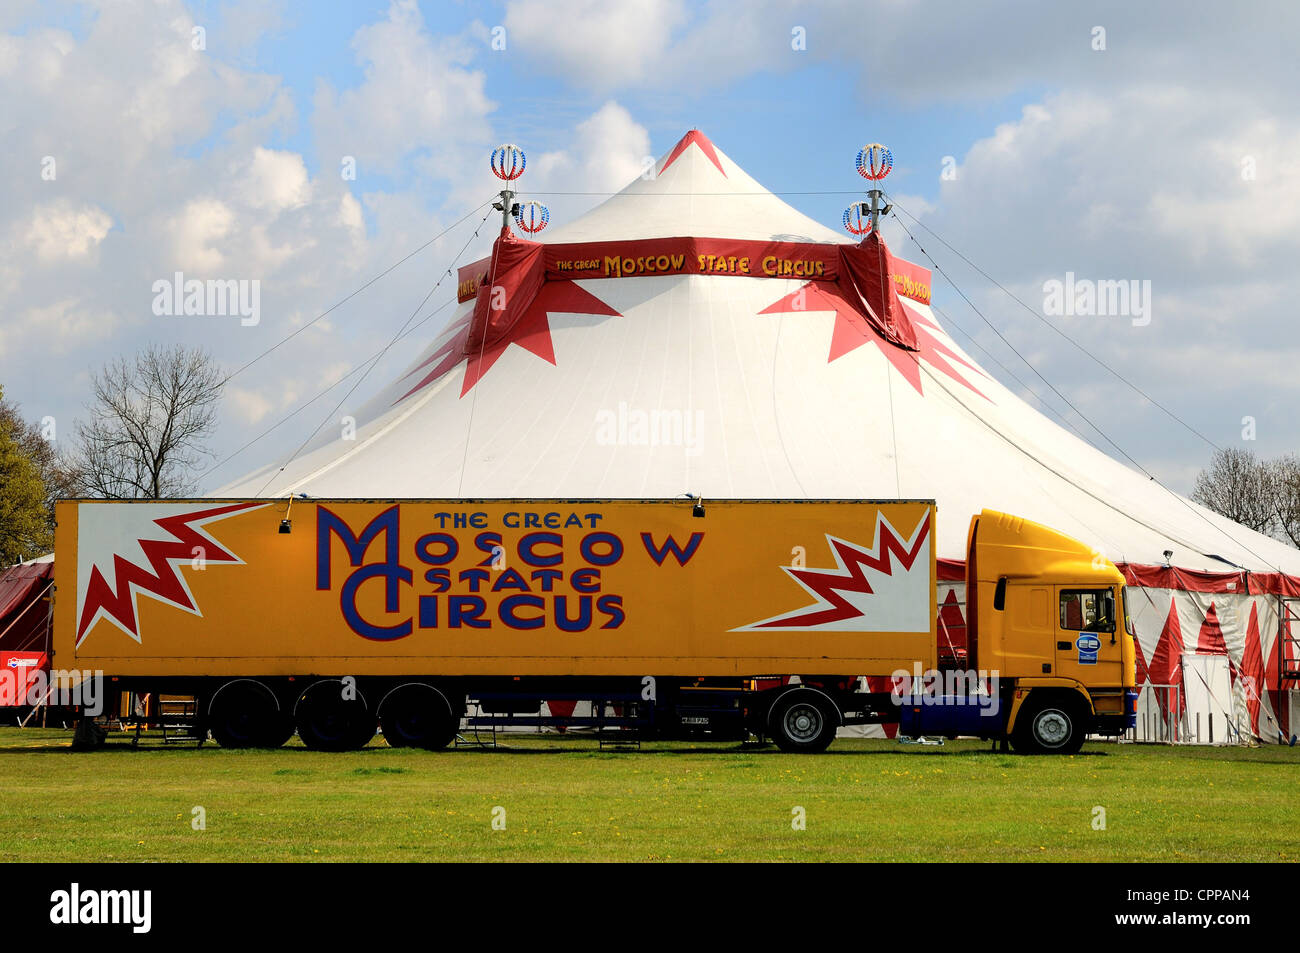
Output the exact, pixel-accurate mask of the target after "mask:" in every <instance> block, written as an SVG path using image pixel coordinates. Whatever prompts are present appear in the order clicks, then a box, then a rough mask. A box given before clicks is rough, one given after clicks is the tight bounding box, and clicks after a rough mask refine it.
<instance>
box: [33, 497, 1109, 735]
mask: <svg viewBox="0 0 1300 953" xmlns="http://www.w3.org/2000/svg"><path fill="white" fill-rule="evenodd" d="M936 516H937V514H936V509H935V505H934V503H933V501H925V500H890V501H750V500H743V501H742V500H713V501H708V502H705V501H702V500H692V499H689V498H687V499H682V500H673V501H637V500H601V501H579V500H575V501H564V500H482V501H475V500H373V501H371V500H316V499H305V498H300V499H293V500H284V499H281V500H265V499H261V500H247V499H245V500H187V501H140V502H116V501H115V502H106V501H89V500H84V501H68V502H63V503H60V504H58V511H57V519H58V529H57V537H56V553H57V554H58V558H57V559H56V563H55V586H56V590H55V618H54V650H55V658H54V665H55V667H57V668H63V669H73V668H75V669H77V670H81V671H93V672H97V673H102V675H103V677H105V678H108V679H111V680H114V684H115V687H117V688H120V689H122V690H123V691H131V692H136V693H138V694H152V693H157V694H163V693H165V694H169V695H174V694H184V695H192V696H193V697H194V698H195V699H196V711H197V718H198V721H199V725H198V726H197V727H198V728H199V729H200V731H201V732H203V733H206V732H209V731H210V732H211V734H212V736H213V737H215V738H216V739H217V740H218V741H219V742H220V743H222V744H223V745H229V746H266V745H277V744H282V743H283V742H284V741H285V740H287V739H288V738H289V737H290V736H291V735H292V733H293V732H294V731H297V733H298V734H299V736H300V737H301V738H302V739H303V741H304V742H305V743H306V744H308V745H309V746H311V747H315V748H323V749H345V748H353V747H357V746H359V745H362V744H365V743H368V742H369V741H370V739H371V738H372V737H373V735H374V734H375V731H376V727H377V726H382V729H383V733H384V737H385V739H386V740H387V742H388V743H389V744H395V745H418V746H423V747H427V748H437V747H443V746H446V745H447V744H449V743H450V742H451V741H452V740H453V738H454V737H455V736H456V733H457V731H458V730H460V729H461V727H462V725H464V724H470V725H474V724H492V725H498V724H500V725H506V724H509V725H521V724H526V725H548V724H569V725H585V726H588V727H592V728H597V729H604V728H610V729H618V730H620V731H623V732H629V731H634V732H638V733H641V734H643V735H644V734H650V735H653V736H659V737H672V736H681V735H701V736H704V737H741V736H744V735H746V734H748V733H757V734H760V735H764V736H767V737H770V738H772V739H773V740H774V741H776V742H777V743H778V744H779V745H781V746H782V747H783V748H786V749H788V750H821V749H823V748H825V747H826V745H827V744H829V743H830V741H831V739H832V738H833V737H834V733H835V731H836V729H837V728H839V727H841V726H844V725H849V724H864V723H873V722H881V721H893V720H900V719H901V720H902V721H903V725H904V728H905V729H906V730H916V731H918V732H922V731H932V730H940V731H943V730H946V729H950V728H956V729H960V733H963V734H966V733H975V734H981V735H985V736H988V737H996V736H1002V735H1005V734H1006V733H1007V732H1011V737H1012V738H1013V739H1015V738H1017V734H1016V722H1015V718H1016V716H1017V714H1018V713H1020V712H1024V713H1026V716H1027V717H1028V716H1029V715H1032V716H1033V717H1035V718H1038V719H1039V720H1044V719H1045V718H1046V716H1043V715H1042V714H1041V713H1038V712H1037V710H1036V706H1037V702H1038V701H1041V700H1043V699H1047V698H1048V697H1049V696H1053V693H1061V692H1073V693H1074V694H1073V695H1072V696H1069V698H1067V701H1069V704H1065V703H1059V704H1058V707H1063V708H1065V709H1069V710H1068V711H1067V712H1066V713H1065V716H1064V717H1065V718H1066V721H1067V723H1068V724H1067V728H1069V730H1068V731H1067V734H1068V738H1067V739H1066V744H1065V746H1064V747H1070V746H1072V745H1074V744H1075V743H1076V742H1078V741H1080V740H1081V738H1082V736H1083V732H1085V731H1087V730H1099V729H1100V730H1104V729H1105V728H1106V727H1107V725H1106V723H1105V722H1104V721H1099V720H1098V719H1099V716H1100V714H1101V713H1102V712H1103V711H1107V710H1108V709H1106V708H1105V706H1106V705H1110V704H1111V695H1112V694H1113V693H1114V692H1119V693H1120V695H1119V696H1116V697H1120V698H1121V709H1124V710H1125V711H1126V710H1127V705H1126V704H1125V703H1124V702H1123V700H1122V695H1123V692H1124V690H1125V688H1131V687H1132V681H1133V677H1132V676H1133V673H1132V655H1133V652H1132V646H1131V636H1130V635H1129V633H1128V632H1127V631H1125V630H1124V628H1123V627H1122V626H1121V627H1120V628H1119V629H1118V634H1116V632H1115V631H1114V630H1112V633H1111V634H1112V643H1114V644H1119V643H1120V642H1123V641H1124V640H1126V639H1128V640H1130V641H1129V644H1128V646H1127V649H1125V648H1124V647H1123V646H1121V647H1120V648H1119V649H1115V648H1114V646H1113V645H1111V644H1107V643H1105V642H1104V640H1099V641H1101V642H1102V644H1100V645H1099V646H1098V648H1097V650H1096V651H1095V652H1093V651H1092V650H1091V645H1092V640H1093V639H1095V638H1096V634H1095V632H1096V631H1100V630H1092V629H1083V630H1081V631H1080V632H1078V633H1073V635H1074V637H1075V638H1076V639H1078V638H1083V639H1084V643H1082V644H1084V645H1085V647H1086V648H1087V649H1088V650H1087V651H1084V649H1083V648H1080V649H1079V650H1078V652H1076V653H1075V654H1076V655H1077V658H1076V660H1075V661H1074V662H1069V661H1067V660H1066V659H1065V657H1064V654H1062V653H1064V650H1060V649H1058V644H1060V643H1062V641H1063V637H1059V638H1058V637H1057V636H1060V633H1059V632H1055V631H1053V632H1052V633H1048V634H1045V633H1046V631H1047V630H1046V629H1045V628H1043V626H1044V625H1046V624H1047V622H1050V619H1047V622H1045V621H1044V620H1045V618H1046V617H1045V616H1043V612H1042V611H1040V609H1041V606H1040V603H1042V600H1043V599H1046V600H1047V602H1048V603H1052V600H1054V599H1057V598H1058V594H1059V592H1062V591H1068V592H1069V593H1076V595H1071V596H1070V598H1071V599H1075V600H1076V601H1077V600H1078V596H1077V593H1079V592H1086V593H1093V594H1094V595H1093V596H1089V597H1088V600H1089V602H1088V606H1089V611H1091V612H1092V613H1093V616H1094V617H1095V615H1096V612H1097V611H1099V610H1100V609H1101V606H1102V601H1101V598H1100V597H1097V596H1095V593H1097V592H1100V591H1102V590H1106V591H1108V592H1110V593H1111V597H1110V598H1111V601H1110V603H1108V604H1109V605H1111V606H1122V604H1123V594H1122V587H1123V580H1122V578H1120V577H1119V575H1118V573H1117V572H1116V571H1115V570H1114V567H1113V566H1110V564H1109V563H1105V565H1104V566H1102V567H1101V568H1100V569H1098V568H1097V566H1095V565H1094V564H1093V563H1091V562H1088V561H1087V560H1084V561H1083V562H1079V560H1078V559H1076V560H1074V561H1073V562H1070V563H1069V564H1068V565H1067V564H1066V562H1062V561H1061V560H1059V559H1056V560H1055V561H1053V558H1054V557H1052V553H1054V552H1056V551H1055V550H1050V547H1048V548H1044V547H1043V546H1041V545H1040V546H1039V547H1038V549H1037V550H1035V549H1034V548H1033V546H1030V547H1029V548H1026V547H1025V546H1024V545H1021V546H1019V547H1018V548H1017V547H1015V546H1012V547H1010V548H1008V547H1007V545H1005V544H1003V543H999V542H998V540H999V539H1001V537H1000V536H998V534H997V533H995V532H994V531H993V530H991V529H990V530H989V531H987V532H984V533H983V535H982V536H981V535H980V534H979V533H977V532H976V527H977V526H979V525H980V523H981V518H980V517H977V518H976V520H975V521H973V523H972V545H973V546H974V547H976V548H975V549H974V550H973V551H972V552H973V553H974V554H975V556H976V558H973V559H972V560H971V561H970V565H971V567H972V570H973V571H976V572H977V573H978V575H977V577H975V578H973V579H972V592H973V593H975V595H974V596H973V597H972V601H973V602H974V603H975V605H976V606H977V607H978V608H979V611H978V612H977V613H970V614H971V616H972V618H971V622H972V625H973V626H974V627H975V629H976V631H977V632H979V633H980V636H979V642H978V643H977V644H979V645H980V647H981V651H982V652H983V653H985V654H983V655H981V656H980V664H981V666H982V667H985V668H987V666H984V665H983V661H984V660H986V659H996V660H997V663H998V666H999V667H1000V666H1002V665H1011V666H1013V668H1014V671H1015V675H1014V679H1013V680H1012V682H1010V683H1009V682H1007V681H1006V679H1005V678H1001V679H1000V681H999V675H997V674H994V675H993V676H992V677H993V681H990V680H989V678H987V677H982V678H980V679H978V680H977V683H972V685H973V687H972V688H971V691H970V693H969V694H970V695H971V696H972V699H968V701H967V703H965V704H958V705H949V706H947V707H948V709H950V710H946V711H944V712H941V713H939V714H940V715H942V716H943V717H939V716H938V715H935V714H934V713H933V712H932V711H931V710H932V709H934V710H937V709H938V708H939V707H940V706H939V705H938V704H930V703H929V702H927V701H926V697H927V691H928V695H929V696H932V697H933V698H936V699H937V698H953V697H955V694H954V693H953V692H949V691H947V687H950V686H945V690H944V691H942V692H936V691H930V690H923V688H924V683H925V678H924V674H925V673H935V672H937V638H936V632H935V625H936V621H935V620H936V605H935V546H934V528H935V520H936ZM1000 519H1002V520H1003V522H999V523H998V524H997V525H998V526H1002V525H1003V523H1005V524H1006V526H1009V527H1012V526H1013V524H1012V523H1011V522H1007V520H1009V519H1010V518H1000ZM984 522H985V523H988V522H989V519H988V515H987V514H986V517H985V519H984ZM1032 526H1033V524H1024V523H1018V524H1014V526H1013V529H1011V530H999V531H998V532H999V533H1002V534H1003V535H1005V533H1006V532H1014V533H1019V534H1020V537H1021V543H1022V544H1023V543H1024V542H1025V541H1026V538H1027V537H1026V534H1029V535H1032V533H1033V532H1034V531H1031V530H1029V529H1027V527H1032ZM1038 529H1042V528H1038ZM1042 532H1043V533H1048V534H1051V531H1050V530H1045V529H1043V530H1042ZM1052 535H1053V536H1054V537H1056V538H1057V539H1059V540H1065V541H1066V543H1068V544H1071V545H1073V546H1074V547H1075V548H1076V549H1078V548H1080V544H1078V543H1075V542H1074V541H1072V540H1067V538H1066V537H1059V536H1057V534H1052ZM1061 545H1065V544H1061ZM980 547H982V548H980ZM1059 548H1060V546H1058V549H1059ZM1066 548H1068V546H1067V547H1066ZM1013 550H1014V552H1013ZM1033 552H1038V553H1040V557H1041V558H1040V557H1035V556H1034V555H1032V553H1033ZM1027 554H1030V555H1027ZM1076 555H1077V554H1076ZM1017 560H1019V561H1017ZM1036 560H1037V561H1036ZM1103 562H1104V561H1103ZM1035 567H1036V568H1035ZM1107 567H1108V571H1107ZM1002 569H1006V572H1002V571H1001V570H1002ZM1030 570H1034V571H1035V572H1037V575H1036V576H1035V575H1033V572H1030ZM990 572H993V573H997V574H998V575H996V576H995V577H992V579H993V581H992V585H993V586H994V591H992V592H991V593H986V592H985V590H986V588H987V585H988V584H989V579H987V578H986V576H987V575H988V573H990ZM1031 579H1034V580H1037V585H1036V586H1033V585H1030V584H1029V580H1031ZM999 580H1001V581H999ZM1013 580H1014V581H1013ZM999 587H1000V589H999ZM1062 587H1067V588H1066V589H1062ZM1068 587H1073V588H1068ZM1022 588H1023V589H1024V590H1025V598H1026V599H1028V600H1030V602H1031V603H1032V606H1033V609H1032V612H1031V614H1030V615H1029V616H1026V618H1025V620H1023V624H1022V620H1020V616H1019V615H1018V614H1017V613H1018V612H1019V608H1018V607H1019V605H1020V602H1019V600H1020V593H1021V589H1022ZM999 592H1001V593H1002V594H1001V596H999V594H998V593H999ZM1044 593H1046V595H1044ZM1000 599H1001V600H1009V601H1007V605H1008V606H1010V607H1011V611H1010V612H1008V611H1006V609H1005V608H994V607H993V606H994V604H995V603H998V602H999V600H1000ZM1094 603H1095V605H1094ZM1049 608H1050V606H1049ZM986 610H987V612H988V613H997V614H995V615H986ZM1048 614H1049V615H1050V613H1048ZM1013 617H1014V618H1013ZM1110 621H1111V622H1112V623H1115V622H1116V619H1115V616H1114V613H1113V612H1112V616H1111V620H1110ZM1048 627H1049V628H1050V626H1048ZM995 632H996V633H998V634H997V635H996V636H995V635H994V633H995ZM1125 651H1127V656H1125V655H1124V652H1125ZM1035 653H1036V654H1035ZM1067 654H1068V653H1067ZM1040 657H1041V659H1046V660H1048V661H1046V662H1044V661H1039V662H1037V665H1038V668H1036V669H1035V670H1034V671H1032V672H1030V671H1028V669H1026V668H1025V666H1026V665H1029V667H1030V668H1033V667H1034V666H1033V665H1030V661H1032V660H1033V659H1038V658H1040ZM1125 657H1127V662H1125V661H1124V659H1125ZM1125 664H1127V670H1125V669H1124V665H1125ZM1043 665H1050V667H1051V671H1050V672H1049V671H1047V670H1046V669H1044V668H1042V666H1043ZM1008 671H1010V670H1008ZM1125 671H1126V672H1127V674H1125ZM918 674H920V675H921V676H922V677H921V680H920V681H917V679H916V678H915V677H913V676H915V675H918ZM1125 678H1127V681H1125ZM1044 679H1046V680H1044ZM932 682H933V679H931V683H932ZM1103 682H1104V684H1103ZM1017 685H1019V686H1021V687H1020V688H1017V687H1015V686H1017ZM1071 686H1073V687H1071ZM929 687H930V689H933V684H931V685H930V686H929ZM1031 696H1032V698H1033V699H1035V700H1036V701H1035V702H1034V704H1032V705H1029V707H1026V699H1027V698H1030V697H1031ZM1053 697H1058V696H1053ZM1059 697H1060V698H1065V697H1066V696H1065V695H1059ZM1102 699H1105V701H1104V703H1102V701H1101V700H1102ZM1085 707H1086V711H1085ZM993 708H995V709H996V712H1001V714H997V713H996V712H995V713H994V714H991V715H990V714H989V709H993ZM1013 708H1014V710H1012V709H1013ZM958 709H960V710H961V711H962V712H965V713H966V714H968V715H969V714H970V712H972V711H977V713H978V714H979V718H980V720H978V721H973V722H970V723H969V724H968V723H967V722H968V721H969V718H968V719H967V720H966V721H962V720H961V719H960V718H959V719H958V720H957V721H954V720H953V716H954V712H956V711H958ZM1123 713H1124V712H1123V711H1121V710H1120V709H1117V710H1116V711H1115V712H1114V714H1115V715H1117V716H1118V715H1121V714H1123ZM936 718H937V719H938V720H935V719H936ZM927 719H928V720H927ZM1049 722H1050V724H1049ZM1027 723H1028V720H1026V721H1024V722H1022V723H1021V724H1022V728H1021V729H1020V731H1021V734H1023V731H1024V729H1023V724H1027ZM972 726H973V728H974V729H976V730H970V729H971V728H972ZM1054 726H1056V727H1057V728H1059V725H1057V723H1056V722H1054V721H1051V719H1047V720H1045V721H1044V724H1043V726H1042V727H1043V728H1044V729H1048V728H1053V727H1054ZM1040 734H1041V732H1040ZM1043 737H1047V736H1043ZM1043 737H1039V738H1037V739H1035V738H1031V737H1025V738H1023V739H1022V741H1021V743H1022V744H1023V745H1024V746H1025V747H1030V746H1033V745H1036V744H1037V745H1039V746H1044V745H1042V741H1043ZM1047 741H1048V742H1049V743H1048V744H1046V745H1045V747H1049V748H1050V747H1052V745H1051V744H1050V741H1051V738H1050V737H1047Z"/></svg>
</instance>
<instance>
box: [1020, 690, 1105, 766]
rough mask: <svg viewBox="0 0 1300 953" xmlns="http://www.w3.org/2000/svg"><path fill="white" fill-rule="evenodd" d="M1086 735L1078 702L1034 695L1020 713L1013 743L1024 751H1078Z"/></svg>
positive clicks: (1054, 752) (1050, 752) (1039, 752)
mask: <svg viewBox="0 0 1300 953" xmlns="http://www.w3.org/2000/svg"><path fill="white" fill-rule="evenodd" d="M1086 734H1087V730H1086V728H1085V726H1084V724H1083V718H1082V717H1081V716H1080V709H1079V706H1078V705H1074V704H1070V703H1068V702H1064V701H1061V700H1059V699H1056V698H1049V699H1045V700H1041V701H1036V700H1035V699H1034V698H1033V696H1030V698H1029V700H1028V701H1027V702H1026V705H1025V707H1024V708H1022V709H1021V710H1020V713H1019V714H1018V715H1017V716H1016V727H1015V728H1014V729H1013V730H1012V732H1011V744H1012V745H1013V746H1014V747H1015V749H1016V750H1017V751H1019V752H1021V753H1022V754H1075V753H1076V752H1077V751H1078V750H1079V749H1080V748H1082V747H1083V739H1084V737H1085V735H1086Z"/></svg>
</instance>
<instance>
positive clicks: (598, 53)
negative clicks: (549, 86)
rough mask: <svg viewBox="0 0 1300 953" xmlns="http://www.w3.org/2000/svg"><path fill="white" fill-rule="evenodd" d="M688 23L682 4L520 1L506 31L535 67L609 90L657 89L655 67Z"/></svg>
mask: <svg viewBox="0 0 1300 953" xmlns="http://www.w3.org/2000/svg"><path fill="white" fill-rule="evenodd" d="M685 20H686V8H685V5H684V4H683V3H682V2H680V0H622V2H620V3H608V2H605V0H516V2H513V3H510V4H508V5H507V7H506V16H505V27H506V36H507V42H508V43H509V44H510V48H511V49H513V50H516V51H518V52H520V53H521V54H523V55H524V56H526V57H528V58H529V60H530V61H531V62H532V63H534V64H535V65H538V66H541V67H542V68H544V69H545V68H547V67H549V68H551V69H555V70H560V71H562V72H563V73H564V74H565V75H566V76H567V77H569V78H570V79H571V80H572V81H573V82H574V84H575V85H579V86H594V87H596V88H598V89H603V88H610V87H617V86H623V85H626V84H629V83H650V84H653V83H654V82H655V80H656V79H657V77H656V76H655V75H654V73H655V65H656V64H657V63H658V62H659V61H660V58H661V57H662V55H663V53H664V51H665V50H666V49H667V47H668V46H669V43H670V40H671V39H672V35H673V31H674V30H675V29H676V28H677V27H679V26H681V25H682V24H683V23H684V22H685ZM658 78H659V79H662V77H658Z"/></svg>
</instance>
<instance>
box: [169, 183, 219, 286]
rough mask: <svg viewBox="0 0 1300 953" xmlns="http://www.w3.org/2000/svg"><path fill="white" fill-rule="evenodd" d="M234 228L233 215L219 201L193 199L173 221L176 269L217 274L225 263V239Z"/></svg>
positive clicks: (172, 230)
mask: <svg viewBox="0 0 1300 953" xmlns="http://www.w3.org/2000/svg"><path fill="white" fill-rule="evenodd" d="M234 225H235V213H234V212H233V211H232V210H231V208H230V206H229V205H227V204H226V203H225V202H222V201H220V200H219V199H214V198H204V199H195V200H194V201H192V202H187V203H185V207H184V208H182V209H181V211H180V213H179V214H178V215H176V216H175V218H173V219H172V223H171V232H172V236H173V242H174V244H173V250H174V255H175V261H176V266H177V267H178V268H180V269H181V270H189V271H193V272H209V273H213V272H216V271H217V270H218V269H220V268H221V266H222V265H223V264H224V263H225V261H226V253H225V251H224V250H223V248H224V246H225V245H226V242H225V239H226V238H228V237H229V235H230V233H231V231H232V230H233V229H234Z"/></svg>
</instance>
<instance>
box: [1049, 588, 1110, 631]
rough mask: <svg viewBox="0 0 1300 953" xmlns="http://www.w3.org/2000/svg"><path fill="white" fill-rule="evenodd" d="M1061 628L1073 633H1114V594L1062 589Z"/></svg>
mask: <svg viewBox="0 0 1300 953" xmlns="http://www.w3.org/2000/svg"><path fill="white" fill-rule="evenodd" d="M1061 628H1062V629H1069V630H1071V631H1074V632H1114V631H1115V594H1114V592H1113V591H1111V590H1110V589H1062V590H1061Z"/></svg>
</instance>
